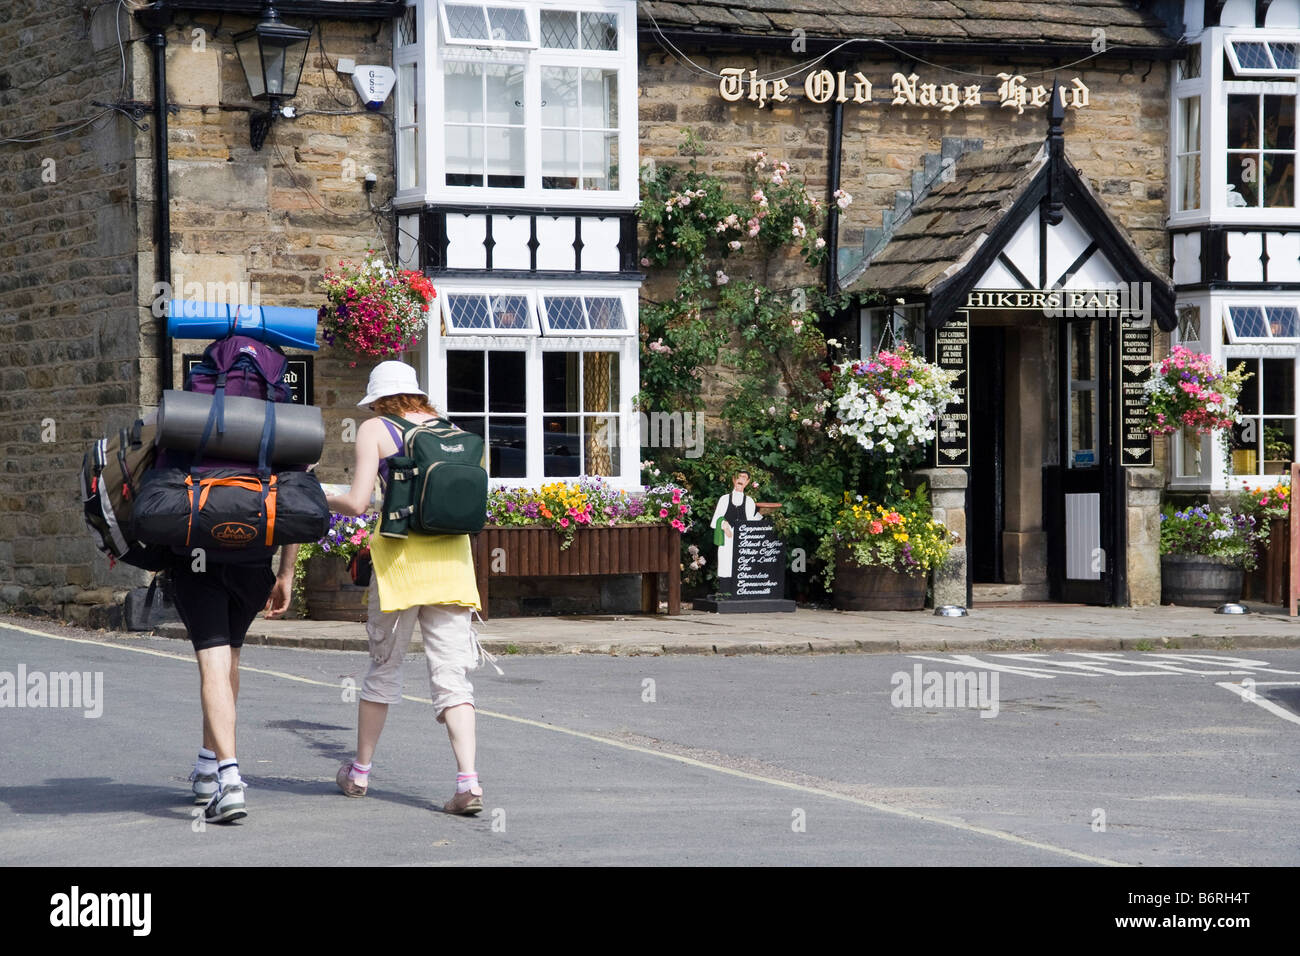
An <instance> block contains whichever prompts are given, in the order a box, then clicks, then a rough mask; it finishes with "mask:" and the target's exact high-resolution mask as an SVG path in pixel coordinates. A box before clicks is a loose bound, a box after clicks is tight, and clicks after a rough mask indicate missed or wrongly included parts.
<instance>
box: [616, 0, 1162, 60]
mask: <svg viewBox="0 0 1300 956" xmlns="http://www.w3.org/2000/svg"><path fill="white" fill-rule="evenodd" d="M1137 6H1138V4H1137V3H1134V2H1125V0H1069V2H1061V0H1054V2H1046V0H1019V2H1017V0H642V2H640V3H638V4H637V7H638V9H639V13H640V21H641V26H642V27H643V28H647V29H651V30H653V29H654V28H655V27H656V26H657V27H658V28H659V29H662V30H689V31H700V32H705V33H718V32H722V33H740V34H749V35H782V36H786V37H788V36H790V33H791V31H792V30H796V29H800V30H804V31H805V33H806V34H807V36H809V37H828V38H836V39H839V38H848V37H879V38H881V39H885V40H891V41H895V42H907V41H930V42H943V43H952V44H954V45H955V46H961V45H962V44H970V43H985V44H987V43H997V42H1013V43H1019V44H1027V45H1040V44H1041V45H1046V44H1060V45H1070V46H1079V45H1084V46H1088V45H1091V44H1092V42H1093V39H1094V35H1093V30H1094V29H1096V28H1098V27H1101V28H1102V29H1104V30H1105V31H1106V43H1107V46H1109V47H1126V48H1150V49H1156V48H1161V47H1164V48H1169V47H1172V46H1173V45H1174V42H1175V37H1173V36H1172V35H1171V32H1170V28H1169V27H1168V25H1167V24H1165V23H1164V21H1162V20H1161V19H1160V18H1159V17H1156V16H1154V15H1153V14H1152V13H1150V12H1147V11H1144V10H1140V9H1135V8H1136V7H1137Z"/></svg>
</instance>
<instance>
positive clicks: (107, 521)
mask: <svg viewBox="0 0 1300 956" xmlns="http://www.w3.org/2000/svg"><path fill="white" fill-rule="evenodd" d="M155 453H156V449H155V448H154V426H153V425H146V424H145V423H144V422H143V421H142V420H140V419H136V421H135V424H133V425H132V426H131V427H130V428H123V429H122V430H121V431H120V432H118V435H117V437H116V438H101V439H100V440H99V441H97V442H95V444H94V447H92V448H91V449H90V451H88V452H86V455H85V457H84V458H83V459H82V461H81V503H82V510H83V511H84V513H85V517H86V525H87V526H88V527H89V528H90V530H91V533H92V534H94V535H95V537H96V538H97V539H98V545H99V549H100V550H101V551H103V552H104V553H105V554H106V555H108V560H109V563H110V566H111V565H112V564H113V563H116V562H117V561H121V562H122V563H123V564H129V565H132V566H134V567H137V568H144V569H145V570H146V571H158V570H161V569H162V568H164V567H165V566H166V565H167V563H168V549H167V548H165V547H160V546H157V545H146V544H141V543H140V542H139V541H137V540H136V539H135V538H134V537H133V536H132V534H131V530H130V528H131V514H132V511H133V509H134V507H135V499H136V497H137V496H138V494H139V491H140V487H141V484H142V482H143V478H144V474H145V472H146V471H148V470H149V469H150V468H152V467H153V464H154V458H155Z"/></svg>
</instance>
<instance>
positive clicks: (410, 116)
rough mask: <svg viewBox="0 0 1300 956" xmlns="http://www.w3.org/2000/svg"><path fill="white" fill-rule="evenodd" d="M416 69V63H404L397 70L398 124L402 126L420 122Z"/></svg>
mask: <svg viewBox="0 0 1300 956" xmlns="http://www.w3.org/2000/svg"><path fill="white" fill-rule="evenodd" d="M415 68H416V64H414V63H403V64H402V65H401V66H399V67H398V68H397V82H398V87H397V102H398V105H399V107H400V112H399V113H398V114H397V122H398V123H399V124H400V125H402V126H411V125H413V124H414V123H416V122H418V121H419V114H418V112H417V107H416V102H417V100H416V90H415V77H416V73H415Z"/></svg>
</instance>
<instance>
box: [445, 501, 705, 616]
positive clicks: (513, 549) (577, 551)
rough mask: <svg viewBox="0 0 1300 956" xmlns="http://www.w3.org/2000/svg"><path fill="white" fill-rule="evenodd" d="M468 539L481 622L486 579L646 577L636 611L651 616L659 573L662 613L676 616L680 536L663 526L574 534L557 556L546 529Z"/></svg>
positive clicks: (497, 531) (554, 539)
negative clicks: (663, 589)
mask: <svg viewBox="0 0 1300 956" xmlns="http://www.w3.org/2000/svg"><path fill="white" fill-rule="evenodd" d="M470 539H471V542H472V545H473V549H474V570H475V573H476V575H477V577H478V595H479V603H480V604H482V605H483V618H484V619H485V620H486V619H487V616H488V613H487V611H488V585H489V581H490V580H491V579H492V578H536V577H551V576H567V575H584V576H599V575H611V574H640V575H649V578H643V580H644V581H645V584H646V585H647V586H646V587H645V588H644V589H643V593H644V594H645V600H644V602H643V605H642V609H643V610H644V611H645V612H646V613H648V614H654V613H655V612H656V611H658V609H659V587H658V579H657V577H656V575H658V574H659V573H661V572H662V573H665V574H667V575H668V613H669V614H680V613H681V611H682V576H681V549H682V536H681V533H680V532H678V531H675V530H673V529H672V528H670V527H667V526H666V525H625V526H623V527H614V528H609V527H605V528H579V529H578V530H577V531H575V532H574V534H573V543H572V544H571V545H569V547H568V548H567V549H565V550H563V551H562V550H560V545H561V543H562V542H563V539H562V538H561V537H560V535H559V534H558V533H556V532H555V531H552V530H551V529H550V528H492V527H487V528H484V529H483V530H482V531H480V532H479V533H478V534H476V535H471V536H470ZM498 549H500V550H498Z"/></svg>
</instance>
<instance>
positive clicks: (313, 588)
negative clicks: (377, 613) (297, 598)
mask: <svg viewBox="0 0 1300 956" xmlns="http://www.w3.org/2000/svg"><path fill="white" fill-rule="evenodd" d="M369 594H370V589H369V588H359V587H357V586H356V585H355V584H353V583H352V576H351V575H349V574H348V566H347V564H346V563H345V562H344V560H343V559H342V558H340V557H336V556H334V555H332V554H318V555H316V556H315V557H313V558H312V559H311V560H310V561H308V562H307V577H306V580H305V581H303V596H304V597H305V598H306V601H307V616H308V617H309V618H311V619H312V620H313V621H356V622H359V623H362V624H364V623H365V620H366V616H367V610H368V606H369V605H368V596H369Z"/></svg>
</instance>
